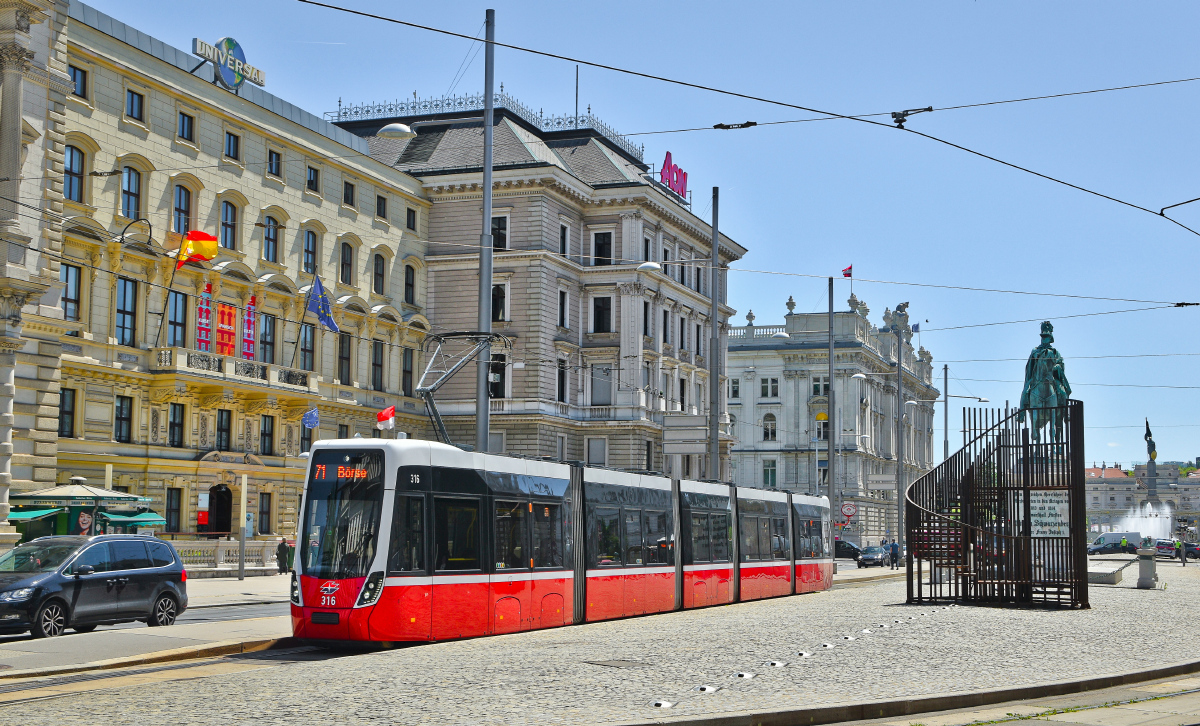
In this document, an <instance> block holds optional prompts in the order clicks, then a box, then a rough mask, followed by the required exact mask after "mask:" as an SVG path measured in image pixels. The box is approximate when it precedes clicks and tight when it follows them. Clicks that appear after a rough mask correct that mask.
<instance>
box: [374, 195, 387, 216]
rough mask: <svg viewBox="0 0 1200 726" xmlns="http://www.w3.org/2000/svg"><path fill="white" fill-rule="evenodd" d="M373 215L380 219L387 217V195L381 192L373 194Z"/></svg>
mask: <svg viewBox="0 0 1200 726" xmlns="http://www.w3.org/2000/svg"><path fill="white" fill-rule="evenodd" d="M375 216H376V217H379V218H380V219H387V218H388V217H387V197H385V196H383V195H382V194H376V195H375Z"/></svg>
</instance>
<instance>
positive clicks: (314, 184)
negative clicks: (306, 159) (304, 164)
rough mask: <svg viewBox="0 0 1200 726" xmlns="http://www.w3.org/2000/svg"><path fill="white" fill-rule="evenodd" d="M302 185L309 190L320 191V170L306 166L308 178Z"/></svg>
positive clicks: (318, 192)
mask: <svg viewBox="0 0 1200 726" xmlns="http://www.w3.org/2000/svg"><path fill="white" fill-rule="evenodd" d="M304 187H305V188H306V189H308V191H310V192H316V193H317V194H320V193H321V172H320V171H319V170H317V169H315V168H313V167H311V166H310V167H308V178H307V179H306V180H305V182H304Z"/></svg>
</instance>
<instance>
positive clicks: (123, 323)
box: [116, 277, 138, 346]
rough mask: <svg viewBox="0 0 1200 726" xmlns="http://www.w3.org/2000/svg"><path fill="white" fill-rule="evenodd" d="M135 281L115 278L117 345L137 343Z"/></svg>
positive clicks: (136, 286)
mask: <svg viewBox="0 0 1200 726" xmlns="http://www.w3.org/2000/svg"><path fill="white" fill-rule="evenodd" d="M137 288H138V285H137V281H135V280H130V279H129V278H127V277H120V278H117V317H116V324H117V330H116V334H117V335H116V338H117V345H129V346H134V345H137Z"/></svg>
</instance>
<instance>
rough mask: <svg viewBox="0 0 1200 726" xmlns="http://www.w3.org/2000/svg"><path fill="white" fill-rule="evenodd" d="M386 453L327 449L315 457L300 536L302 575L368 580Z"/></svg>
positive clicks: (375, 541)
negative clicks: (362, 578)
mask: <svg viewBox="0 0 1200 726" xmlns="http://www.w3.org/2000/svg"><path fill="white" fill-rule="evenodd" d="M383 478H384V477H383V452H382V451H380V450H378V449H376V450H364V449H326V450H324V451H318V452H316V453H314V454H313V462H312V469H311V470H310V474H309V479H308V496H307V500H306V503H305V506H304V519H303V525H302V527H301V531H300V561H301V563H302V565H303V570H302V572H303V574H305V575H309V576H311V577H319V578H323V579H329V580H342V579H349V578H355V577H366V576H367V573H368V570H369V568H370V567H371V562H372V561H373V560H374V559H375V548H376V546H377V545H378V542H379V519H380V513H381V510H382V509H383Z"/></svg>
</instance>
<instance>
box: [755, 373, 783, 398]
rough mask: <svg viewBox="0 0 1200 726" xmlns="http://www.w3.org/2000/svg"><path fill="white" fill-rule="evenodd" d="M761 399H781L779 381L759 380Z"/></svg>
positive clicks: (776, 379) (774, 379) (772, 379)
mask: <svg viewBox="0 0 1200 726" xmlns="http://www.w3.org/2000/svg"><path fill="white" fill-rule="evenodd" d="M758 383H759V398H779V379H778V378H761V379H759V382H758Z"/></svg>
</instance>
